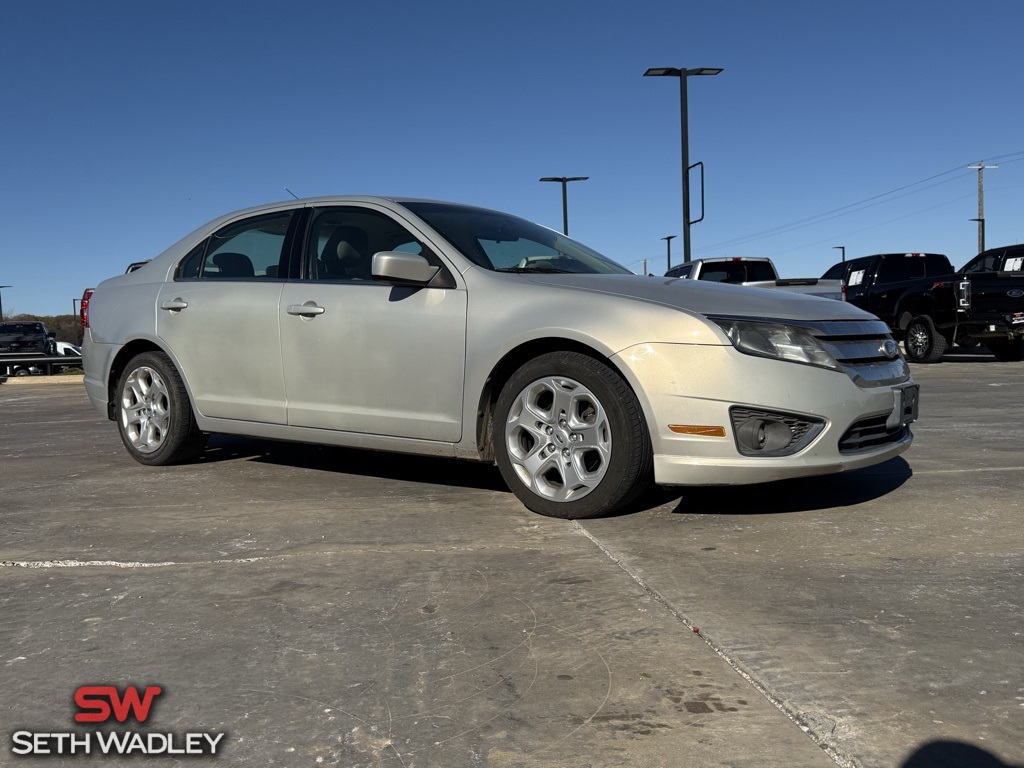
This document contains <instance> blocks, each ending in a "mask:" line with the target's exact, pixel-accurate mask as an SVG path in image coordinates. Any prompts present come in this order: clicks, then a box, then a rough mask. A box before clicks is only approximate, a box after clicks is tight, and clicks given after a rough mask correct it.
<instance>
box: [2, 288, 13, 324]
mask: <svg viewBox="0 0 1024 768" xmlns="http://www.w3.org/2000/svg"><path fill="white" fill-rule="evenodd" d="M13 287H14V286H13V285H0V320H3V319H4V296H3V293H2V291H3V289H4V288H13Z"/></svg>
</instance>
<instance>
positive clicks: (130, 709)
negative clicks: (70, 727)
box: [75, 685, 163, 723]
mask: <svg viewBox="0 0 1024 768" xmlns="http://www.w3.org/2000/svg"><path fill="white" fill-rule="evenodd" d="M161 693H163V689H162V688H161V687H160V686H159V685H150V686H148V687H147V688H146V692H145V693H144V694H143V695H142V697H141V698H140V697H139V689H138V688H136V687H135V686H134V685H129V686H127V687H126V688H125V689H124V694H122V693H120V692H119V691H118V690H117V688H116V687H114V686H113V685H83V686H82V687H81V688H79V689H78V690H77V691H75V704H77V705H78V708H79V710H80V711H79V712H78V713H77V714H76V715H75V722H76V723H105V722H107V721H108V720H109V719H110V717H111V715H113V717H114V719H115V720H117V722H119V723H123V722H124V721H125V720H127V719H128V718H129V717H132V718H134V719H135V720H136V721H137V722H139V723H144V722H146V718H148V717H149V708H150V707H151V706H153V699H155V698H156V697H157V696H159V695H160V694H161Z"/></svg>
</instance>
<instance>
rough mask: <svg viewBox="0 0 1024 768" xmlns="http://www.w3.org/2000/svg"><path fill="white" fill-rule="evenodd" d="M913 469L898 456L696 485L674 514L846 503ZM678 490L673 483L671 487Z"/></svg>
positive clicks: (892, 485)
mask: <svg viewBox="0 0 1024 768" xmlns="http://www.w3.org/2000/svg"><path fill="white" fill-rule="evenodd" d="M912 475H913V472H912V471H911V469H910V465H909V464H908V463H907V462H906V461H905V460H903V459H902V458H899V457H897V458H893V459H889V460H888V461H886V462H883V463H882V464H876V465H875V466H873V467H866V468H864V469H858V470H854V471H852V472H843V473H840V474H834V475H822V476H818V477H806V478H798V479H794V480H777V481H775V482H773V483H758V484H756V485H734V486H701V487H694V488H685V489H682V493H681V494H680V493H678V492H677V494H676V495H677V496H678V497H679V500H678V503H677V504H676V507H675V508H674V509H673V510H672V512H673V513H675V514H689V515H695V514H696V515H718V516H721V515H766V514H767V515H772V514H783V513H786V512H810V511H814V510H821V509H830V508H834V507H850V506H853V505H855V504H863V503H864V502H868V501H873V500H874V499H878V498H881V497H882V496H885V495H887V494H889V493H892V492H893V491H895V490H896V489H897V488H899V487H900V486H901V485H903V484H904V483H905V482H906V481H907V480H909V479H910V478H911V476H912ZM677 491H678V489H677Z"/></svg>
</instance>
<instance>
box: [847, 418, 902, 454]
mask: <svg viewBox="0 0 1024 768" xmlns="http://www.w3.org/2000/svg"><path fill="white" fill-rule="evenodd" d="M888 418H889V417H888V416H872V417H871V418H869V419H861V420H860V421H856V422H854V423H853V425H852V426H851V427H850V428H849V429H848V430H846V432H845V433H844V434H843V436H842V437H841V438H840V439H839V452H840V453H856V452H857V451H864V450H867V449H869V448H877V447H879V446H881V445H888V444H889V443H898V442H899V441H900V440H902V439H903V438H904V437H906V435H907V432H908V429H907V427H897V428H896V429H889V428H887V427H886V426H885V422H886V421H887V420H888Z"/></svg>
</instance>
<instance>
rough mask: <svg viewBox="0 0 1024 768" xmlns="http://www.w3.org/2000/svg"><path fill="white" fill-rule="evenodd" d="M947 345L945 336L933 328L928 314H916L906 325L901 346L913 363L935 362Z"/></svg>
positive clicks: (938, 359) (933, 324)
mask: <svg viewBox="0 0 1024 768" xmlns="http://www.w3.org/2000/svg"><path fill="white" fill-rule="evenodd" d="M948 346H949V342H948V341H947V340H946V337H945V336H943V335H942V334H941V333H939V332H938V331H937V330H936V329H935V323H933V322H932V319H931V318H930V317H928V315H918V316H917V317H915V318H914V319H913V320H911V321H910V324H909V325H908V326H907V330H906V335H905V336H904V337H903V348H904V349H905V350H906V353H907V359H908V360H910V361H911V362H914V363H937V362H939V361H940V360H941V359H942V355H943V353H944V352H945V351H946V348H947V347H948Z"/></svg>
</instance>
